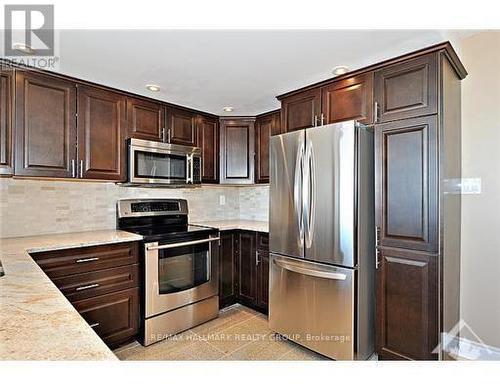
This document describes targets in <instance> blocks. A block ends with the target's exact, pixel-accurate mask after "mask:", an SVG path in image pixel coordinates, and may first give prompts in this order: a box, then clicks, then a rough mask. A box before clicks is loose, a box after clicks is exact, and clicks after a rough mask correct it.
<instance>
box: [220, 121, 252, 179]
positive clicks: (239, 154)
mask: <svg viewBox="0 0 500 391" xmlns="http://www.w3.org/2000/svg"><path fill="white" fill-rule="evenodd" d="M254 153H255V117H222V118H221V119H220V183H224V184H252V183H254Z"/></svg>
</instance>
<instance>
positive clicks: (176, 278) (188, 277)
mask: <svg viewBox="0 0 500 391" xmlns="http://www.w3.org/2000/svg"><path fill="white" fill-rule="evenodd" d="M209 251H210V245H209V244H208V243H202V244H197V245H193V246H184V247H177V248H172V249H165V250H159V251H158V286H159V291H160V294H167V293H175V292H181V291H185V290H187V289H191V288H194V287H196V286H198V285H201V284H204V283H206V282H208V281H209V280H210V267H209V262H210V255H209Z"/></svg>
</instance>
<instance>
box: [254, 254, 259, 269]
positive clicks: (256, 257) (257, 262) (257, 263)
mask: <svg viewBox="0 0 500 391" xmlns="http://www.w3.org/2000/svg"><path fill="white" fill-rule="evenodd" d="M255 266H259V252H258V251H256V252H255Z"/></svg>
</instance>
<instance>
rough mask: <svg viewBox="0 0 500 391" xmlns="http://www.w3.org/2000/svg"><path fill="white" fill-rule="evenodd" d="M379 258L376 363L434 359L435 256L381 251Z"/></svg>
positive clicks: (435, 338)
mask: <svg viewBox="0 0 500 391" xmlns="http://www.w3.org/2000/svg"><path fill="white" fill-rule="evenodd" d="M378 257H379V262H380V264H379V268H378V272H377V325H376V329H377V341H376V344H377V352H378V355H379V359H411V360H433V359H437V358H438V355H437V353H434V352H433V351H434V349H435V348H436V347H437V345H438V335H439V328H438V256H437V255H430V254H426V253H420V252H410V251H405V250H398V249H389V248H387V249H385V248H382V249H380V250H379V255H378Z"/></svg>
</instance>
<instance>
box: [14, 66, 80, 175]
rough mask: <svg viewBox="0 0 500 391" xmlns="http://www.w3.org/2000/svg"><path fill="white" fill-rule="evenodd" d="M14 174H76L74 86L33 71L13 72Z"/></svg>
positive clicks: (68, 82) (63, 80)
mask: <svg viewBox="0 0 500 391" xmlns="http://www.w3.org/2000/svg"><path fill="white" fill-rule="evenodd" d="M15 102H16V103H15V104H16V126H15V138H16V147H15V154H16V158H15V174H16V175H24V176H46V177H56V178H71V177H74V176H75V175H76V171H75V170H76V160H75V159H76V86H75V84H74V83H72V82H70V81H67V80H65V79H61V78H57V77H53V76H47V75H42V74H39V73H37V72H28V71H16V101H15Z"/></svg>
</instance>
